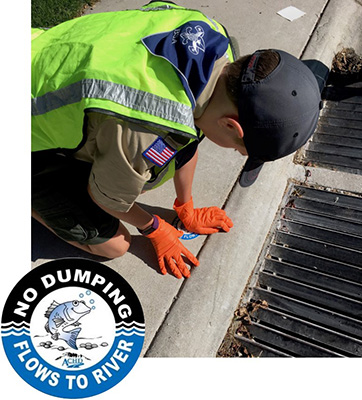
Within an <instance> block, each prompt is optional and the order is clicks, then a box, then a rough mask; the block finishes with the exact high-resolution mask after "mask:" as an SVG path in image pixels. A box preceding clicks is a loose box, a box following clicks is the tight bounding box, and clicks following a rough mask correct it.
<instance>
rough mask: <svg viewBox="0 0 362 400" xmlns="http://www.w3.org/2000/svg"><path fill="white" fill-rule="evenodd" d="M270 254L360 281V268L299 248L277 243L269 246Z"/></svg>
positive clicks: (361, 270) (289, 261)
mask: <svg viewBox="0 0 362 400" xmlns="http://www.w3.org/2000/svg"><path fill="white" fill-rule="evenodd" d="M270 255H271V256H273V257H277V258H280V259H282V260H283V261H285V262H288V263H290V264H293V265H298V266H302V267H306V268H310V269H314V270H316V271H320V272H324V273H326V274H328V275H333V276H337V277H340V278H344V279H347V280H350V281H353V282H362V269H360V268H356V267H354V266H353V265H348V264H344V263H341V262H338V261H332V260H329V259H328V258H324V257H319V256H315V255H314V254H308V253H304V252H302V251H299V250H294V249H288V248H287V247H282V246H278V245H272V246H271V248H270Z"/></svg>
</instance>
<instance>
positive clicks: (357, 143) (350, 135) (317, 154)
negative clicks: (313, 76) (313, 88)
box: [305, 82, 362, 175]
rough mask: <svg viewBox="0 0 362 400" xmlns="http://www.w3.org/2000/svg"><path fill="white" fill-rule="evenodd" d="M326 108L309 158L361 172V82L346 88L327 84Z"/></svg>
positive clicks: (309, 150) (342, 168)
mask: <svg viewBox="0 0 362 400" xmlns="http://www.w3.org/2000/svg"><path fill="white" fill-rule="evenodd" d="M323 99H324V100H325V101H324V108H323V111H322V113H321V116H320V118H319V122H318V127H317V130H316V131H315V133H314V134H313V137H312V140H311V141H310V142H309V143H308V145H307V146H306V152H305V156H306V161H307V162H308V161H309V162H312V163H313V164H317V165H322V166H325V167H329V168H334V169H338V170H341V171H346V172H350V173H354V174H359V175H362V82H358V83H355V84H352V85H349V86H346V87H333V86H328V87H326V88H325V89H324V91H323Z"/></svg>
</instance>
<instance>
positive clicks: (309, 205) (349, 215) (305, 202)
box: [290, 196, 362, 223]
mask: <svg viewBox="0 0 362 400" xmlns="http://www.w3.org/2000/svg"><path fill="white" fill-rule="evenodd" d="M337 201H338V200H337ZM290 207H293V208H296V209H298V210H304V211H310V212H313V213H315V214H320V215H328V216H331V217H333V218H335V216H336V215H338V219H345V220H349V221H355V222H358V223H359V222H362V210H356V209H354V208H352V207H344V206H342V205H340V203H337V202H335V203H334V204H333V205H332V204H330V203H328V202H323V201H321V200H312V199H305V198H300V197H293V196H292V197H291V200H290Z"/></svg>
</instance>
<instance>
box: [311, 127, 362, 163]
mask: <svg viewBox="0 0 362 400" xmlns="http://www.w3.org/2000/svg"><path fill="white" fill-rule="evenodd" d="M313 143H314V144H317V143H318V144H327V145H333V146H340V145H341V144H343V146H345V147H350V148H354V149H362V140H359V139H357V138H349V137H343V141H342V140H341V137H340V136H334V135H326V134H324V133H321V132H319V135H315V136H313ZM309 150H311V147H310V148H309ZM360 152H361V150H359V157H361V153H360Z"/></svg>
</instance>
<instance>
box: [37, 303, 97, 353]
mask: <svg viewBox="0 0 362 400" xmlns="http://www.w3.org/2000/svg"><path fill="white" fill-rule="evenodd" d="M90 312H91V309H90V308H89V307H88V306H87V305H86V304H85V302H84V301H78V300H73V301H67V302H65V303H61V304H59V303H57V302H56V301H55V300H53V302H52V304H51V305H50V306H49V308H48V309H47V311H46V313H45V314H44V315H45V317H46V318H48V322H47V323H46V324H45V330H46V331H47V332H48V333H50V334H51V335H52V339H53V340H58V339H62V340H64V341H65V342H66V343H68V345H69V346H70V347H71V348H73V349H75V350H77V349H78V347H77V345H76V340H77V337H78V335H79V332H80V331H81V328H79V325H80V322H79V320H80V319H81V318H82V317H84V316H85V315H87V314H89V313H90Z"/></svg>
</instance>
